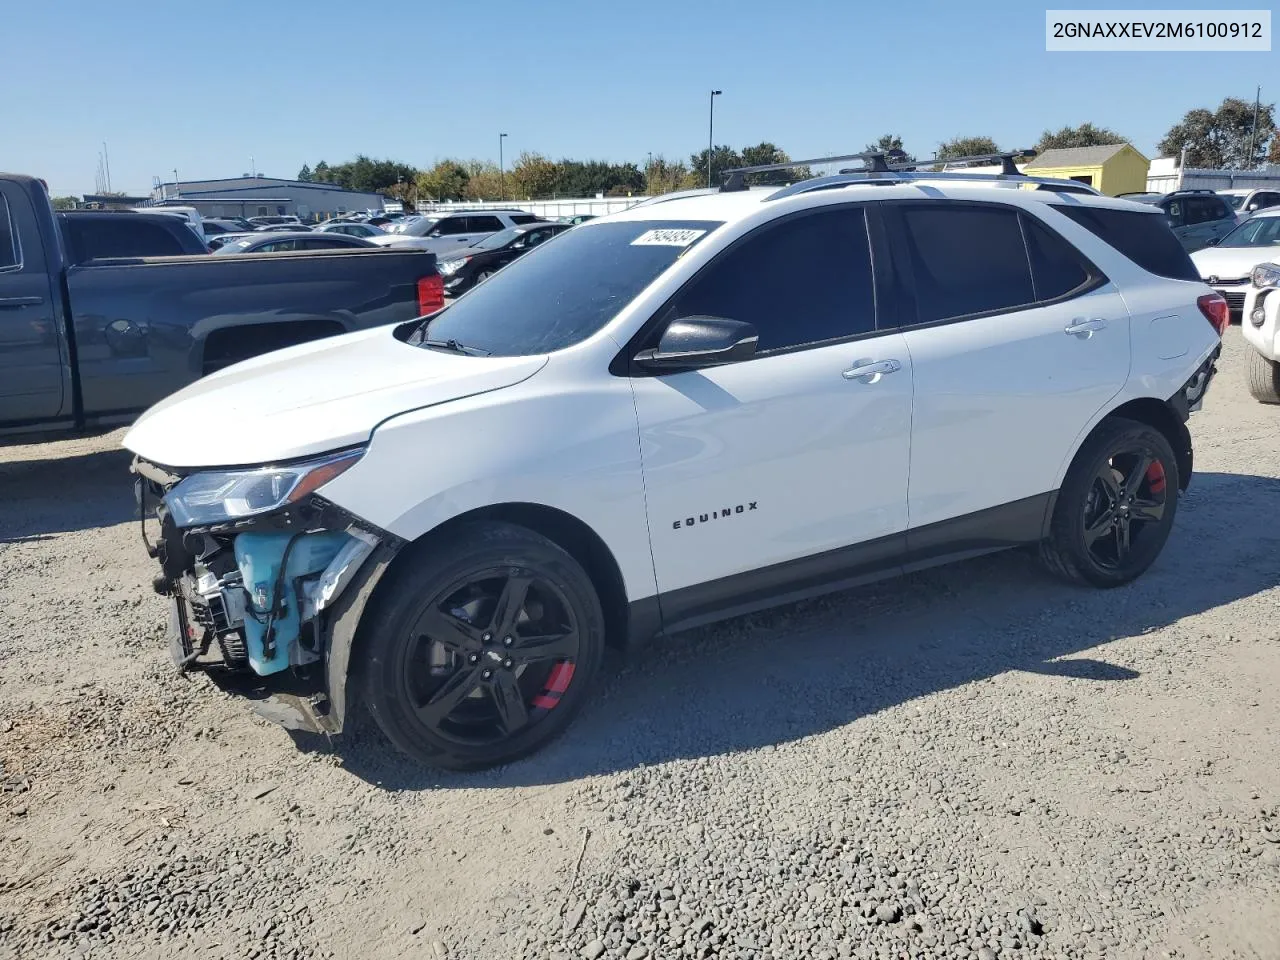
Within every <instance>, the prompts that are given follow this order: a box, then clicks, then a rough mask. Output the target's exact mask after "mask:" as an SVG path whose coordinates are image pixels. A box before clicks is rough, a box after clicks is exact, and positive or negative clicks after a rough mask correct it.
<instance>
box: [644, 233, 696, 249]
mask: <svg viewBox="0 0 1280 960" xmlns="http://www.w3.org/2000/svg"><path fill="white" fill-rule="evenodd" d="M706 232H707V231H705V230H646V231H645V232H644V233H642V234H640V236H638V237H636V238H635V239H634V240H632V241H631V245H632V246H633V247H687V246H688V245H689V244H691V243H693V241H695V240H697V239H698V238H699V237H700V236H702V235H703V234H704V233H706Z"/></svg>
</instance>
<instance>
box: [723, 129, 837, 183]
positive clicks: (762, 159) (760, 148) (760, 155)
mask: <svg viewBox="0 0 1280 960" xmlns="http://www.w3.org/2000/svg"><path fill="white" fill-rule="evenodd" d="M790 160H791V158H790V157H789V156H787V152H786V151H785V150H783V149H781V148H780V147H778V146H777V145H776V144H772V143H770V142H769V141H767V140H765V141H763V142H762V143H757V144H756V145H755V146H754V147H743V148H742V165H743V166H744V167H763V166H766V165H768V164H771V163H787V162H789V161H790ZM702 162H703V169H704V170H705V169H706V155H705V152H704V154H703V161H702ZM712 163H713V165H714V161H712ZM811 176H813V173H812V171H811V170H810V169H809V168H808V167H790V168H789V169H786V170H767V171H765V172H764V173H752V174H748V175H747V182H748V183H757V184H783V183H795V182H796V181H797V180H808V179H809V178H810V177H811Z"/></svg>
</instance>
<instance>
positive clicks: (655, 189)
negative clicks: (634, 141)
mask: <svg viewBox="0 0 1280 960" xmlns="http://www.w3.org/2000/svg"><path fill="white" fill-rule="evenodd" d="M688 175H689V168H688V167H687V166H685V165H684V164H683V163H681V162H680V161H679V160H668V159H667V158H666V157H664V156H663V155H662V154H660V153H659V154H655V155H654V156H652V157H650V158H649V162H648V163H647V164H645V170H644V181H645V182H644V189H645V193H647V194H649V195H650V196H653V197H656V196H658V195H659V194H662V193H670V192H671V191H673V190H679V189H680V184H681V183H683V182H684V178H685V177H686V176H688Z"/></svg>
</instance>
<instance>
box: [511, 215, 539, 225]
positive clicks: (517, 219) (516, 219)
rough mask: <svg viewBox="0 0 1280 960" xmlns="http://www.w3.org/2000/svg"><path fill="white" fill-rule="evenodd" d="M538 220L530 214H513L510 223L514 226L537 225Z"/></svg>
mask: <svg viewBox="0 0 1280 960" xmlns="http://www.w3.org/2000/svg"><path fill="white" fill-rule="evenodd" d="M538 219H539V218H538V217H535V216H534V215H533V214H532V213H513V214H512V215H511V222H512V223H516V224H520V223H537V222H538Z"/></svg>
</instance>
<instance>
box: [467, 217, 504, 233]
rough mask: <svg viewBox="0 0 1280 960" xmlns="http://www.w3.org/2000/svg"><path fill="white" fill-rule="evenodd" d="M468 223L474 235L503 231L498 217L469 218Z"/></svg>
mask: <svg viewBox="0 0 1280 960" xmlns="http://www.w3.org/2000/svg"><path fill="white" fill-rule="evenodd" d="M467 223H468V224H470V226H468V227H467V229H468V230H469V231H471V232H472V233H494V232H496V231H498V230H501V229H502V221H501V220H499V219H498V218H497V217H467Z"/></svg>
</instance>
